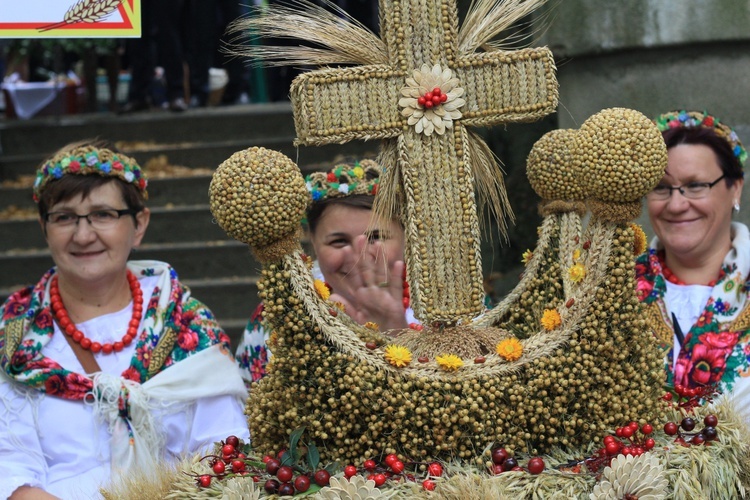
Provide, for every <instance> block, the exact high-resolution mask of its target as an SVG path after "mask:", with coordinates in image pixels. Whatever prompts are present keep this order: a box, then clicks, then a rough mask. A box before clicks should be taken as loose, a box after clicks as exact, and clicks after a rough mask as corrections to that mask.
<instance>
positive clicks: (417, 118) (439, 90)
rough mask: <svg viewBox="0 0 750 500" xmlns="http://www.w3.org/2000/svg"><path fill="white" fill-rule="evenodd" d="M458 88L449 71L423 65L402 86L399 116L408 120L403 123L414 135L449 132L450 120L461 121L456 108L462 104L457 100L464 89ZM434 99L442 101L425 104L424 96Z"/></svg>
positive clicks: (435, 66)
mask: <svg viewBox="0 0 750 500" xmlns="http://www.w3.org/2000/svg"><path fill="white" fill-rule="evenodd" d="M458 85H459V81H458V78H454V77H453V72H452V71H451V70H450V69H449V68H445V69H442V68H441V67H440V65H439V64H436V65H434V66H433V67H432V68H430V66H429V65H428V64H423V65H422V68H421V69H419V70H415V71H414V72H413V74H412V78H407V79H406V86H405V87H404V88H402V89H401V94H402V95H403V96H404V97H402V98H401V99H400V100H399V101H398V104H399V106H401V107H402V108H403V109H402V111H401V114H402V115H404V116H406V117H408V122H407V123H408V124H409V125H411V126H414V130H415V131H416V132H417V133H418V134H422V133H424V134H425V135H432V133H433V132H436V133H437V134H439V135H443V134H444V133H445V130H446V129H449V128H453V120H458V119H459V118H461V111H459V109H458V108H460V107H461V106H463V105H464V104H466V101H465V100H464V99H462V98H461V96H462V95H463V94H464V89H463V88H462V87H459V86H458ZM436 95H437V97H438V98H439V97H441V96H442V99H441V100H440V101H430V102H426V101H425V97H426V96H429V99H432V98H434V97H435V96H436Z"/></svg>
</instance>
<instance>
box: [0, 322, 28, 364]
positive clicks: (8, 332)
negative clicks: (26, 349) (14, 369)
mask: <svg viewBox="0 0 750 500" xmlns="http://www.w3.org/2000/svg"><path fill="white" fill-rule="evenodd" d="M25 320H26V319H25V318H24V317H23V316H21V317H18V318H14V319H11V320H8V321H6V323H5V349H4V352H3V357H5V358H6V359H7V360H8V362H10V360H11V359H13V353H15V352H16V350H17V349H18V346H20V345H21V341H22V340H23V333H24V332H25V331H26V328H25V326H24V322H25Z"/></svg>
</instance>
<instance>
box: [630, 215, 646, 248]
mask: <svg viewBox="0 0 750 500" xmlns="http://www.w3.org/2000/svg"><path fill="white" fill-rule="evenodd" d="M630 228H631V229H632V230H633V236H634V238H633V254H635V255H640V254H642V253H643V252H645V251H646V233H644V232H643V228H642V227H641V226H640V225H639V224H636V223H635V222H631V223H630Z"/></svg>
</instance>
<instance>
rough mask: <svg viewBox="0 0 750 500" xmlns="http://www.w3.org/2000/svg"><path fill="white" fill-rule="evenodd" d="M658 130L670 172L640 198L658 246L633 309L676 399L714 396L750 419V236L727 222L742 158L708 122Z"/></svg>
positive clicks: (670, 119)
mask: <svg viewBox="0 0 750 500" xmlns="http://www.w3.org/2000/svg"><path fill="white" fill-rule="evenodd" d="M656 123H657V126H658V127H659V129H660V130H661V131H662V135H663V137H664V140H665V142H666V145H667V152H668V163H667V169H666V171H665V172H664V177H663V178H662V180H661V181H660V182H659V184H658V185H657V186H656V187H655V188H654V189H653V191H651V192H650V193H649V194H648V195H647V196H646V205H647V207H648V214H649V218H650V221H651V225H652V226H653V229H654V232H655V233H656V237H655V238H654V240H653V241H652V242H651V244H650V246H649V249H648V251H647V252H646V253H645V254H643V255H641V256H640V257H639V258H638V261H637V263H636V278H637V291H638V295H639V299H640V300H641V301H642V302H643V303H645V304H646V305H647V309H646V310H647V317H648V319H649V321H650V323H651V325H650V326H651V327H652V328H653V329H654V331H655V333H656V335H657V337H658V338H659V340H660V342H661V344H662V346H663V348H664V350H665V352H666V365H667V366H666V370H667V382H668V384H669V385H670V386H672V387H673V388H674V390H675V392H677V393H678V394H682V395H688V396H690V395H697V396H700V395H706V394H707V393H710V392H712V390H713V388H715V389H716V390H718V391H719V392H726V393H731V394H732V395H733V397H735V398H736V399H737V401H738V403H739V405H740V406H741V407H743V408H744V409H746V410H750V321H748V320H749V319H750V300H748V295H749V294H750V289H748V287H747V282H748V277H749V275H750V235H749V234H748V228H747V227H746V226H745V225H744V224H740V223H738V222H733V221H732V213H733V212H739V210H740V200H741V197H742V187H743V184H744V181H743V171H742V167H743V164H744V162H745V161H746V159H747V152H746V151H745V149H744V148H743V146H742V144H741V143H740V140H739V138H738V137H737V134H736V133H735V132H734V131H733V130H732V129H731V128H729V127H728V126H726V125H725V124H723V123H720V122H719V120H718V119H716V118H714V117H712V116H710V115H708V114H705V113H699V112H686V111H681V112H678V111H675V112H670V113H665V114H663V115H661V116H660V117H658V118H657V119H656Z"/></svg>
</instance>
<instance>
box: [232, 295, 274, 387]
mask: <svg viewBox="0 0 750 500" xmlns="http://www.w3.org/2000/svg"><path fill="white" fill-rule="evenodd" d="M262 321H263V304H262V303H261V304H258V307H256V308H255V311H254V312H253V315H252V316H250V321H248V322H247V326H246V327H245V332H244V333H243V334H242V342H241V343H240V345H239V346H238V347H237V353H236V354H235V359H237V363H238V364H239V366H240V369H241V370H242V377H243V378H244V379H245V381H246V382H257V381H258V380H260V379H262V378H263V377H265V376H266V364H267V363H268V348H267V347H266V341H268V331H267V330H266V329H265V328H263V326H262V324H261V322H262Z"/></svg>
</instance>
